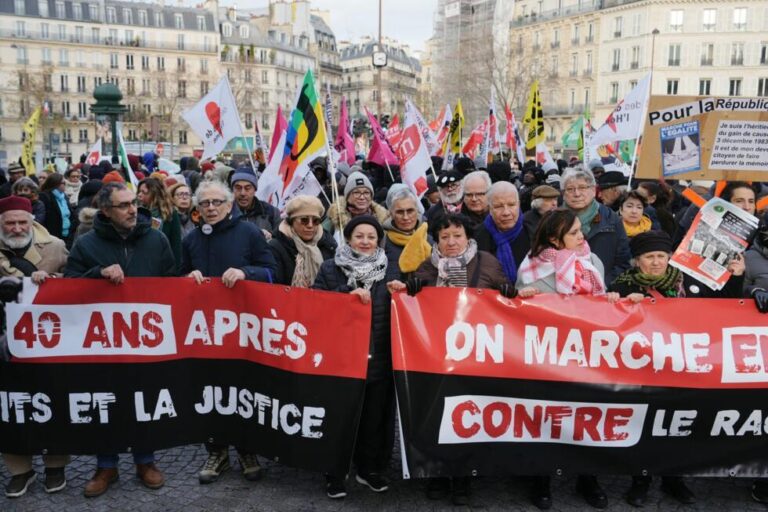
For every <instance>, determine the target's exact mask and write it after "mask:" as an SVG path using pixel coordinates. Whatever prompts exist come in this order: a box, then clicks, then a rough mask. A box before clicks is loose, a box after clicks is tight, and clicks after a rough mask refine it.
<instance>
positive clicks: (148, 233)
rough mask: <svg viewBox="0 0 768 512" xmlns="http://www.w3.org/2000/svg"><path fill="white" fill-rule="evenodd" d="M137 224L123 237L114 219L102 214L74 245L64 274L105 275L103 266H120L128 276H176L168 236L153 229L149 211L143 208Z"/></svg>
mask: <svg viewBox="0 0 768 512" xmlns="http://www.w3.org/2000/svg"><path fill="white" fill-rule="evenodd" d="M137 217H138V218H137V221H136V227H134V228H133V231H131V233H130V234H129V235H128V236H127V237H125V238H123V237H122V236H121V235H120V234H119V233H118V232H117V230H116V229H115V227H114V226H113V225H112V222H111V221H110V220H109V219H108V218H107V217H105V216H104V214H103V213H98V214H97V215H96V219H95V220H94V221H93V229H92V230H91V231H89V232H88V233H85V234H84V235H83V236H81V237H79V238H78V239H77V241H76V242H75V245H74V246H73V247H72V250H71V251H70V253H69V258H68V259H67V266H66V268H65V269H64V277H89V278H102V275H101V271H102V269H104V268H106V267H109V266H110V265H114V264H115V263H117V264H119V265H120V268H122V269H123V273H124V274H125V277H173V276H175V275H176V265H175V262H174V259H173V252H171V246H170V244H169V243H168V239H167V238H166V237H165V235H164V234H162V233H161V232H160V231H158V230H156V229H152V217H151V216H150V214H149V210H147V209H145V208H139V211H138V213H137Z"/></svg>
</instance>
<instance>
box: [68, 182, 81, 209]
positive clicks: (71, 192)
mask: <svg viewBox="0 0 768 512" xmlns="http://www.w3.org/2000/svg"><path fill="white" fill-rule="evenodd" d="M64 185H65V186H66V188H65V189H64V194H65V195H66V196H67V200H68V201H69V205H70V206H77V198H78V196H79V195H80V189H81V188H82V187H83V182H82V181H78V182H77V184H76V185H75V184H72V183H70V182H69V180H65V181H64Z"/></svg>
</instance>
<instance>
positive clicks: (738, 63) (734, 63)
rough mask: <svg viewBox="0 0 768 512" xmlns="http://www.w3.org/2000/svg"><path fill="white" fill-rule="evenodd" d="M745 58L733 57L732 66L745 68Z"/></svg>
mask: <svg viewBox="0 0 768 512" xmlns="http://www.w3.org/2000/svg"><path fill="white" fill-rule="evenodd" d="M743 65H744V57H731V66H743Z"/></svg>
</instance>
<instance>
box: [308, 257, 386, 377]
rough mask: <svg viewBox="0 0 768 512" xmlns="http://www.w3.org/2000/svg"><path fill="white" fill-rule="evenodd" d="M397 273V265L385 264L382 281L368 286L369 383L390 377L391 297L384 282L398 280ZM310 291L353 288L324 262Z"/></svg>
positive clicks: (347, 290)
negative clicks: (369, 293)
mask: <svg viewBox="0 0 768 512" xmlns="http://www.w3.org/2000/svg"><path fill="white" fill-rule="evenodd" d="M399 277H400V270H399V269H398V268H397V266H396V265H387V272H386V275H385V276H384V279H382V280H381V281H378V282H376V283H374V285H373V286H372V287H371V305H372V307H373V310H372V311H371V332H370V337H369V340H370V341H369V349H368V380H369V381H375V380H384V379H386V378H391V376H392V348H391V340H390V325H389V319H390V311H389V306H390V296H389V291H387V283H388V282H390V281H392V280H394V279H398V278H399ZM312 288H315V289H318V290H327V291H331V292H341V293H350V292H351V291H352V288H351V287H350V286H349V285H348V284H347V276H345V275H344V272H343V271H342V270H341V269H340V268H339V267H338V266H337V265H336V262H335V261H333V260H332V259H331V260H328V261H325V262H324V263H323V264H322V266H321V267H320V272H318V274H317V279H315V284H313V285H312Z"/></svg>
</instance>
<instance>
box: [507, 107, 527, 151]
mask: <svg viewBox="0 0 768 512" xmlns="http://www.w3.org/2000/svg"><path fill="white" fill-rule="evenodd" d="M504 116H505V117H506V119H507V138H506V143H507V147H509V150H510V151H514V152H515V154H516V155H517V159H518V160H519V161H520V164H521V165H522V164H524V163H525V152H524V151H523V141H522V139H521V138H520V133H519V132H518V131H517V122H516V121H515V114H514V112H512V110H510V108H509V105H508V104H506V103H505V104H504ZM510 158H511V155H510Z"/></svg>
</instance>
